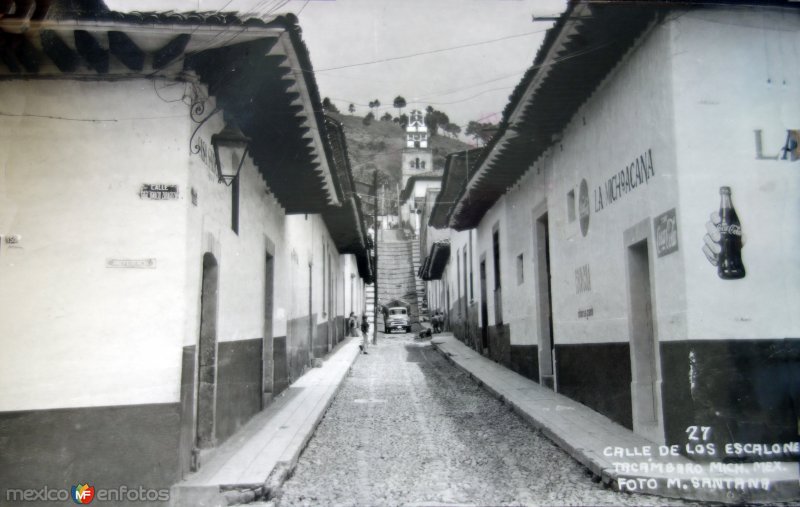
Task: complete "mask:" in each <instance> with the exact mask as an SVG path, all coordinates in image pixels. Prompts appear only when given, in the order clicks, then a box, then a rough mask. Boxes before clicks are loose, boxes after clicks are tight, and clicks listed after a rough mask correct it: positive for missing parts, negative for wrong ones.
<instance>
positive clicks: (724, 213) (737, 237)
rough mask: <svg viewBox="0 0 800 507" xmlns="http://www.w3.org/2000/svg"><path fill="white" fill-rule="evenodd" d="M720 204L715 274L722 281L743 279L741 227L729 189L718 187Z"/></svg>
mask: <svg viewBox="0 0 800 507" xmlns="http://www.w3.org/2000/svg"><path fill="white" fill-rule="evenodd" d="M719 195H720V203H719V217H720V222H719V224H718V225H717V230H718V231H719V236H720V237H719V246H720V252H719V257H718V261H717V274H718V275H719V277H720V278H722V279H723V280H737V279H739V278H744V275H745V271H744V264H743V263H742V225H741V224H740V223H739V217H738V216H737V215H736V209H735V208H734V207H733V202H732V201H731V188H730V187H719Z"/></svg>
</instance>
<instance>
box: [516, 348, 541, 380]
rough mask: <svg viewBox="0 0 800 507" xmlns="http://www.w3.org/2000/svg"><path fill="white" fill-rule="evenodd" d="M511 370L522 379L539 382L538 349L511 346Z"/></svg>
mask: <svg viewBox="0 0 800 507" xmlns="http://www.w3.org/2000/svg"><path fill="white" fill-rule="evenodd" d="M511 369H512V370H514V371H515V372H517V373H519V374H520V375H522V376H523V377H526V378H529V379H531V380H533V381H535V382H539V347H538V346H537V345H511Z"/></svg>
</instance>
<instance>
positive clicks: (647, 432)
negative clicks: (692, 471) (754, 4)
mask: <svg viewBox="0 0 800 507" xmlns="http://www.w3.org/2000/svg"><path fill="white" fill-rule="evenodd" d="M793 7H796V6H791V5H790V4H785V5H782V6H772V7H767V8H763V9H754V8H740V7H739V6H734V5H727V6H726V5H716V6H713V7H706V8H696V9H689V10H686V9H675V10H671V9H670V10H668V11H665V10H664V8H663V6H657V7H654V6H647V5H631V6H619V5H616V6H614V5H609V6H600V5H592V4H589V3H588V2H575V3H574V4H570V7H569V8H568V10H567V12H566V13H565V14H564V15H563V16H562V17H561V19H560V20H559V21H558V22H557V23H556V26H555V28H554V29H553V30H551V31H550V33H549V34H548V36H547V37H546V40H545V45H544V46H543V49H542V50H540V53H539V55H538V56H537V59H536V62H535V65H534V68H532V70H531V71H529V73H528V74H527V75H526V77H525V78H524V79H523V81H522V82H521V83H520V85H519V86H518V88H517V90H516V91H515V93H514V95H512V102H511V103H510V104H509V106H508V107H507V109H506V112H505V113H504V122H503V123H502V124H501V131H500V133H499V134H498V136H497V138H496V139H495V140H494V141H493V142H492V143H490V144H489V145H488V146H487V148H486V150H485V151H484V152H483V154H482V155H481V157H480V159H479V160H478V161H477V162H476V163H475V167H474V168H473V169H471V170H470V176H469V178H468V179H467V183H466V184H465V185H463V187H462V188H461V192H460V195H459V196H458V199H457V202H456V204H455V205H452V206H450V205H449V204H446V202H447V201H443V202H442V207H443V212H444V213H445V215H446V216H447V225H448V226H450V227H452V228H453V229H456V230H460V231H462V232H455V231H454V232H453V233H452V234H451V236H450V256H449V261H448V262H447V264H446V267H445V268H444V269H443V271H442V272H441V275H440V276H441V280H440V281H439V282H436V283H438V284H440V285H439V286H434V287H435V288H434V290H441V289H442V287H441V285H442V284H443V285H444V286H445V290H446V292H447V294H446V297H445V298H440V300H441V299H448V300H449V314H450V315H449V317H450V325H451V329H453V330H454V331H455V332H456V335H457V336H459V338H461V339H462V340H464V341H465V342H467V343H469V344H471V345H472V346H474V347H475V348H476V349H478V350H482V351H484V352H485V353H486V354H488V355H489V356H491V357H493V358H494V359H496V360H498V361H499V362H501V363H503V364H505V365H507V366H508V367H510V368H512V369H514V370H516V371H518V372H519V373H521V374H523V375H525V376H528V377H530V378H532V379H533V380H536V381H538V382H540V383H542V384H543V385H547V386H551V387H553V388H554V389H556V390H557V391H558V392H560V393H562V394H565V395H567V396H569V397H571V398H573V399H576V400H577V401H580V402H582V403H584V404H586V405H588V406H589V407H591V408H593V409H595V410H597V411H598V412H601V413H603V414H605V415H607V416H608V417H610V418H611V419H613V420H615V421H617V422H619V423H620V424H622V425H624V426H626V427H628V428H631V429H632V430H634V431H635V432H637V433H639V434H641V435H643V436H645V437H647V438H649V439H651V440H652V441H654V442H658V443H665V442H666V443H671V444H676V443H685V441H686V438H687V437H686V433H685V431H686V429H687V427H689V426H692V425H703V426H710V427H711V428H712V433H713V437H711V438H712V439H713V441H714V442H717V443H728V442H733V441H737V442H742V441H764V442H787V441H793V440H796V439H797V438H798V434H797V431H798V429H797V422H798V406H800V403H798V398H797V393H798V392H800V388H799V387H798V386H800V384H798V371H800V321H798V319H797V318H796V317H795V315H794V314H795V313H796V312H794V311H793V310H792V309H793V308H795V307H796V306H797V305H798V303H800V269H798V267H797V265H796V264H797V263H796V261H795V255H794V253H793V252H794V250H795V249H796V247H797V245H800V224H798V222H797V220H796V217H797V216H800V200H799V199H798V198H797V196H798V195H800V194H798V191H800V176H799V174H800V173H798V171H797V169H798V164H800V162H799V161H798V159H800V152H798V149H797V138H798V130H800V123H798V118H800V100H799V99H798V98H800V89H798V83H800V71H798V69H797V66H796V65H794V64H793V63H792V62H793V57H792V56H791V55H792V54H794V53H793V52H792V51H790V50H789V49H787V48H790V49H791V48H795V49H797V48H800V12H798V9H796V8H793ZM764 20H767V23H766V24H764V23H763V21H764ZM619 27H625V28H624V29H621V28H619ZM606 38H608V39H606ZM708 40H714V41H715V44H708V43H707V41H708ZM576 41H577V42H576ZM576 43H584V44H588V45H590V46H592V47H597V48H602V49H597V50H594V51H593V52H591V55H589V54H588V53H587V54H586V55H585V56H581V55H578V56H576V57H574V58H571V59H564V60H563V61H561V60H560V59H559V56H558V55H562V53H563V52H564V51H565V49H564V48H565V46H564V45H565V44H572V46H570V47H573V49H574V47H575V46H574V44H576ZM606 44H608V45H606ZM590 60H591V62H592V64H591V65H589V63H588V62H589V61H590ZM537 69H541V70H537ZM545 69H546V70H545ZM570 85H575V88H572V92H571V94H568V96H566V97H561V98H560V100H559V101H556V100H555V99H554V97H555V94H557V93H558V91H559V90H564V89H567V88H568V87H569V86H570ZM447 188H448V181H447V177H445V182H444V185H443V191H442V192H441V193H440V198H443V197H444V196H445V195H446V194H447ZM725 188H727V189H730V191H731V194H732V202H733V205H734V207H735V210H736V212H737V214H738V219H739V221H740V226H741V230H742V231H743V233H744V237H745V241H744V246H743V247H742V248H741V258H742V261H743V263H744V266H745V269H746V274H745V275H744V276H743V277H741V278H738V279H723V278H722V277H720V276H719V274H718V267H717V266H715V265H713V263H718V262H720V260H721V257H720V255H721V254H719V241H720V237H719V235H718V233H719V231H720V230H721V229H720V228H718V227H715V226H714V223H715V222H718V221H719V218H718V217H712V216H711V215H714V214H715V213H717V212H719V211H720V208H721V195H720V194H721V192H723V193H724V192H725V190H724V189H725ZM498 189H499V190H498ZM434 213H436V211H435V212H434ZM468 234H469V235H468ZM706 235H708V237H705V236H706ZM704 247H705V248H706V249H707V250H708V253H704V251H703V250H704ZM470 280H472V285H473V286H474V290H470ZM465 297H466V298H467V299H464V298H465ZM473 297H474V298H475V299H473ZM470 310H474V311H472V312H471V311H470ZM459 315H461V316H462V317H460V318H459V317H458V316H459ZM473 319H474V321H473ZM476 336H477V339H476Z"/></svg>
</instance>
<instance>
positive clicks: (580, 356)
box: [555, 342, 633, 429]
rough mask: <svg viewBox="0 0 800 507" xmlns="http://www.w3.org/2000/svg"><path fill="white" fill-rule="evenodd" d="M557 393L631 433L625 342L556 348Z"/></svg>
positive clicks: (629, 375) (631, 422) (629, 363)
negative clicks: (629, 430)
mask: <svg viewBox="0 0 800 507" xmlns="http://www.w3.org/2000/svg"><path fill="white" fill-rule="evenodd" d="M555 348H556V379H557V383H558V392H559V393H560V394H563V395H564V396H568V397H570V398H572V399H573V400H575V401H578V402H580V403H583V404H584V405H586V406H588V407H589V408H591V409H593V410H595V411H597V412H600V413H601V414H603V415H605V416H606V417H608V418H609V419H611V420H613V421H616V422H618V423H619V424H621V425H623V426H625V427H626V428H630V429H633V415H632V406H631V354H630V347H629V345H628V343H627V342H624V343H600V344H581V345H559V344H556V346H555Z"/></svg>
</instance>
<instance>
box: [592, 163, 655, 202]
mask: <svg viewBox="0 0 800 507" xmlns="http://www.w3.org/2000/svg"><path fill="white" fill-rule="evenodd" d="M655 175H656V171H655V169H654V168H653V153H652V150H647V151H646V152H644V153H642V154H641V155H639V156H638V157H636V158H635V159H634V160H633V161H632V162H631V163H630V164H629V165H627V166H625V168H623V169H622V170H620V171H619V172H618V173H616V174H613V175H612V176H611V177H610V178H608V179H607V180H606V181H605V183H603V184H602V185H600V186H598V187H597V189H596V190H595V191H594V211H595V213H599V212H600V211H602V210H603V209H604V208H606V207H608V206H611V205H612V204H614V203H615V202H616V201H618V200H620V199H621V198H623V197H625V196H626V195H628V194H629V193H630V192H633V191H634V190H636V189H637V188H639V187H640V186H642V185H646V184H648V183H650V178H653V177H654V176H655Z"/></svg>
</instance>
